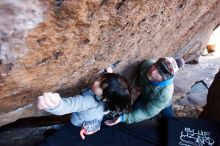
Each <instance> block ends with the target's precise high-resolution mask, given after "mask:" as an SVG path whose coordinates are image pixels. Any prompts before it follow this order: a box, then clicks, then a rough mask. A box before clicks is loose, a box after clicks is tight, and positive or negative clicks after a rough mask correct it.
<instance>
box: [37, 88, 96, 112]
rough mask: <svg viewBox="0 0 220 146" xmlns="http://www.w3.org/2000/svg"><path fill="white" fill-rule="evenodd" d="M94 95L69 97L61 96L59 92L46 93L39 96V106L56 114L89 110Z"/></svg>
mask: <svg viewBox="0 0 220 146" xmlns="http://www.w3.org/2000/svg"><path fill="white" fill-rule="evenodd" d="M93 102H96V101H94V99H93V97H91V98H90V97H89V95H86V96H85V97H84V96H82V95H76V96H73V97H68V98H61V97H60V95H59V94H58V93H50V92H48V93H44V94H43V95H42V96H39V97H38V108H39V109H43V110H45V111H47V112H49V113H52V114H54V115H65V114H69V113H72V112H78V111H83V110H87V109H88V108H90V106H91V105H93Z"/></svg>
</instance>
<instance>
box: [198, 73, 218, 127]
mask: <svg viewBox="0 0 220 146" xmlns="http://www.w3.org/2000/svg"><path fill="white" fill-rule="evenodd" d="M219 87H220V70H219V72H218V73H217V74H216V75H215V79H214V81H213V83H212V84H211V86H210V88H209V92H208V96H207V105H206V106H205V108H204V110H203V112H202V114H201V115H200V117H203V118H212V119H215V120H217V121H218V122H219V123H220V107H219V105H220V99H219V97H220V90H219Z"/></svg>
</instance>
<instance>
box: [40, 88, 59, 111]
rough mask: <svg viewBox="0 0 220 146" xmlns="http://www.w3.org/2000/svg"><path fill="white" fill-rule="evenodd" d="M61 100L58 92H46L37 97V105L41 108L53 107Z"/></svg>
mask: <svg viewBox="0 0 220 146" xmlns="http://www.w3.org/2000/svg"><path fill="white" fill-rule="evenodd" d="M60 102H61V97H60V95H59V94H58V93H51V92H47V93H44V94H43V95H42V96H39V97H38V104H37V107H38V108H39V109H42V110H47V109H53V108H55V107H57V106H58V105H59V104H60Z"/></svg>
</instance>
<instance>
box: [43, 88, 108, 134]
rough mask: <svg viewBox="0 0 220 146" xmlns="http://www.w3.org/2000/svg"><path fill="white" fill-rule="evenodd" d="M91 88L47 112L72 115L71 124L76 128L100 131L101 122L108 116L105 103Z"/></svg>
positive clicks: (66, 99)
mask: <svg viewBox="0 0 220 146" xmlns="http://www.w3.org/2000/svg"><path fill="white" fill-rule="evenodd" d="M100 99H101V97H99V96H96V95H95V94H94V92H93V91H92V90H91V88H89V87H88V88H85V89H84V90H83V91H82V92H81V93H80V95H76V96H73V97H68V98H62V100H61V102H60V104H59V105H58V106H57V107H56V108H54V109H48V110H46V111H47V112H49V113H52V114H54V115H65V114H69V113H72V116H71V122H72V124H73V125H75V126H85V125H86V127H84V128H85V129H86V130H87V131H97V130H99V129H100V126H101V121H102V119H103V117H104V115H105V114H106V112H105V111H104V110H105V105H106V104H105V102H103V101H100Z"/></svg>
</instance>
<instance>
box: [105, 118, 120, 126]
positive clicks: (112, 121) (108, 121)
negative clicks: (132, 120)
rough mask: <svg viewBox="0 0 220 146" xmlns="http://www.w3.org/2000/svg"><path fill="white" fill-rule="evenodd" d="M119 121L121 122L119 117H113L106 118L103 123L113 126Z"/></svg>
mask: <svg viewBox="0 0 220 146" xmlns="http://www.w3.org/2000/svg"><path fill="white" fill-rule="evenodd" d="M120 122H121V118H120V117H117V118H115V119H113V120H106V121H105V124H106V125H108V126H113V125H116V124H118V123H120Z"/></svg>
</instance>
